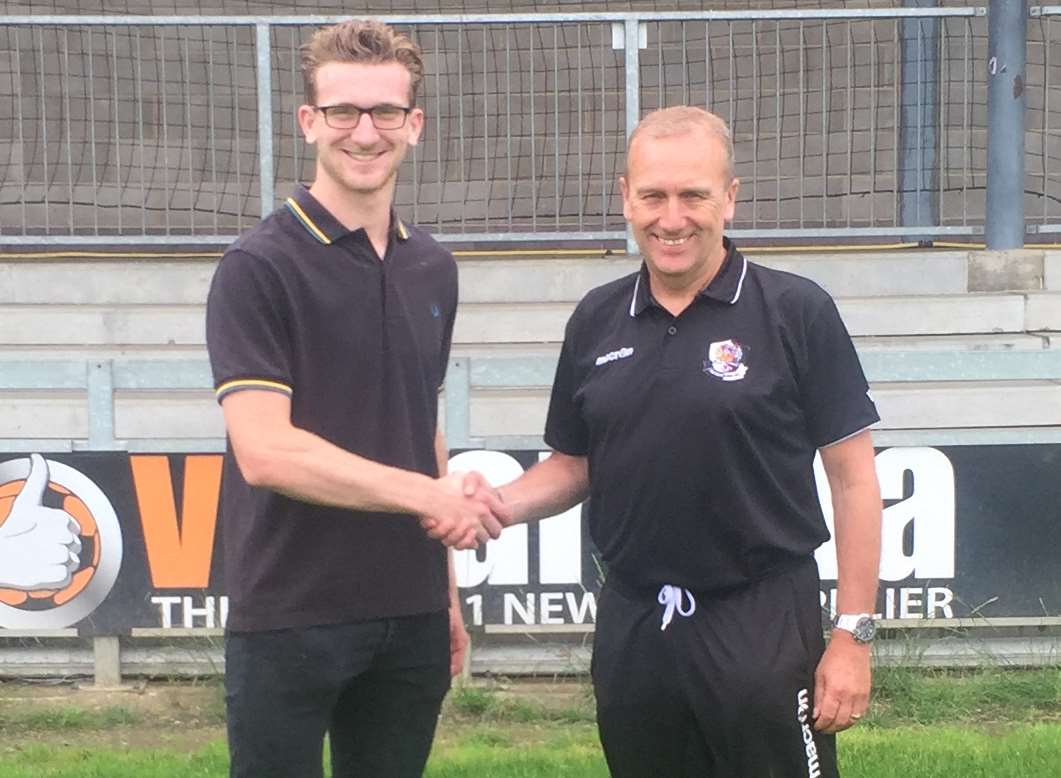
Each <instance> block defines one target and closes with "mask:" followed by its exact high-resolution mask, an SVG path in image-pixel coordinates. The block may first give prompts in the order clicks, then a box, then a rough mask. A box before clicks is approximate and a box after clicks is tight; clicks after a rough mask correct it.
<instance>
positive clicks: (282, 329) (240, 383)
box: [206, 249, 294, 402]
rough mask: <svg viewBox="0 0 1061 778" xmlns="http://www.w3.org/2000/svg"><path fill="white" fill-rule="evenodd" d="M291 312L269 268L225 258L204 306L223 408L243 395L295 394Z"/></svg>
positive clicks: (243, 256)
mask: <svg viewBox="0 0 1061 778" xmlns="http://www.w3.org/2000/svg"><path fill="white" fill-rule="evenodd" d="M287 309H288V305H287V301H286V297H285V295H284V294H283V289H282V287H281V285H280V282H279V279H278V277H277V276H276V271H275V270H274V268H272V267H271V266H270V265H269V263H268V262H266V261H264V260H262V259H260V258H258V257H256V256H254V255H252V254H248V253H246V252H245V251H242V250H239V249H230V250H229V251H227V252H226V253H225V256H224V257H222V259H221V262H220V264H219V265H218V267H217V271H216V272H215V273H214V278H213V282H212V283H211V285H210V294H209V296H208V297H207V302H206V346H207V351H208V352H209V355H210V367H211V369H212V370H213V374H214V391H215V393H216V395H217V399H218V401H219V402H220V401H221V399H222V398H223V397H224V396H225V395H227V394H228V393H230V392H234V391H238V390H241V389H260V390H265V391H276V392H281V393H283V394H287V395H291V394H292V392H293V390H294V385H293V380H292V375H291V346H290V342H291V341H290V337H289V334H288V328H287V326H286V323H287V321H288V317H287Z"/></svg>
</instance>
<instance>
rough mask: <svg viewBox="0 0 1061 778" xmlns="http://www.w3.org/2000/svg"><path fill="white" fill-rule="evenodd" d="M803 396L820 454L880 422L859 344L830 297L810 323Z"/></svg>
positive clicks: (808, 425)
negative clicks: (859, 354)
mask: <svg viewBox="0 0 1061 778" xmlns="http://www.w3.org/2000/svg"><path fill="white" fill-rule="evenodd" d="M806 335H807V340H806V355H807V359H806V364H805V365H803V370H802V371H801V374H800V396H801V400H802V404H803V412H804V416H805V418H806V420H807V428H808V430H809V432H810V436H811V441H812V442H813V443H814V445H815V447H816V448H822V447H823V446H828V445H830V444H832V443H838V442H839V441H841V440H843V439H844V438H847V437H850V436H851V435H854V434H856V433H858V432H861V431H862V430H864V429H866V428H867V427H869V426H871V425H872V424H874V423H876V422H878V421H880V416H879V415H878V414H877V408H876V406H875V405H874V403H873V399H872V397H871V396H870V393H869V384H868V383H867V382H866V376H865V374H864V373H863V372H862V365H861V363H860V362H859V360H858V353H857V352H856V351H855V346H854V343H852V341H851V336H850V335H849V334H848V332H847V328H846V327H845V326H844V323H843V321H842V320H841V318H840V312H839V311H838V310H837V308H836V303H835V302H833V300H832V299H831V298H829V297H826V298H825V300H824V301H823V303H822V305H820V306H819V308H818V311H817V313H816V315H814V317H813V319H811V321H810V325H809V328H808V330H807V334H806Z"/></svg>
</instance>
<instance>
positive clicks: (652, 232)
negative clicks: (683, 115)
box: [619, 126, 740, 294]
mask: <svg viewBox="0 0 1061 778" xmlns="http://www.w3.org/2000/svg"><path fill="white" fill-rule="evenodd" d="M619 185H620V188H621V189H622V194H623V216H625V217H626V219H627V221H628V222H629V223H630V227H631V229H632V231H633V234H634V239H635V240H636V241H637V245H638V247H639V248H640V249H641V254H642V256H643V257H644V259H645V263H646V264H647V265H648V270H649V276H650V278H651V280H652V283H653V287H654V291H655V290H656V289H657V288H659V287H664V288H666V289H667V290H668V291H670V292H672V293H681V294H688V293H693V294H695V293H696V292H697V291H699V290H700V289H702V288H703V287H704V286H706V285H707V284H708V283H709V282H710V281H711V279H712V278H714V276H715V274H716V273H717V272H718V269H719V268H720V267H721V266H722V261H723V259H725V249H724V248H723V245H722V231H723V228H724V226H725V224H726V222H728V221H731V220H732V219H733V213H734V210H735V208H736V203H737V190H738V189H739V187H740V182H739V181H738V180H737V179H736V178H733V177H732V174H731V173H730V167H729V161H728V158H727V153H726V146H725V144H724V143H723V141H722V140H721V138H719V137H718V135H716V134H714V133H712V132H708V131H706V130H704V129H702V128H699V127H695V126H694V127H690V128H688V129H683V130H681V131H679V132H676V133H668V134H664V135H653V134H651V133H640V134H638V135H637V136H636V137H635V138H634V139H633V141H632V143H631V145H630V150H629V153H628V154H627V163H626V175H625V176H624V177H623V178H621V179H620V180H619Z"/></svg>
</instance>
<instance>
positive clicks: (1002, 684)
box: [863, 667, 1061, 727]
mask: <svg viewBox="0 0 1061 778" xmlns="http://www.w3.org/2000/svg"><path fill="white" fill-rule="evenodd" d="M873 687H874V688H873V703H872V706H871V708H870V714H869V715H868V716H867V717H866V719H865V720H864V721H863V725H869V726H870V727H874V726H876V727H896V726H902V725H909V724H924V725H931V724H959V723H975V724H979V725H985V724H992V723H996V722H1010V723H1027V722H1032V721H1041V720H1044V719H1046V720H1054V721H1061V667H1054V668H1042V669H1036V670H1012V669H1003V668H988V669H968V670H961V671H953V670H952V671H943V670H936V671H932V670H919V669H912V668H904V667H890V668H878V669H877V670H876V673H875V676H874V679H873Z"/></svg>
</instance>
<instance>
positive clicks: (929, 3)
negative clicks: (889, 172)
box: [898, 0, 940, 227]
mask: <svg viewBox="0 0 1061 778" xmlns="http://www.w3.org/2000/svg"><path fill="white" fill-rule="evenodd" d="M936 5H938V3H937V0H903V6H905V7H907V8H933V7H935V6H936ZM939 26H940V20H939V19H903V20H902V22H901V23H900V28H901V31H902V42H901V45H902V97H901V106H902V113H901V116H900V130H899V144H900V157H899V170H898V175H899V224H900V225H901V226H903V227H919V226H921V225H926V226H936V225H938V224H939V223H940V214H939V198H938V196H937V195H936V192H937V190H938V189H939V184H940V182H939V176H938V174H937V171H938V169H939V166H938V165H937V164H936V153H937V150H936V149H937V146H938V143H939V125H938V117H939V58H938V52H939V34H940V27H939Z"/></svg>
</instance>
